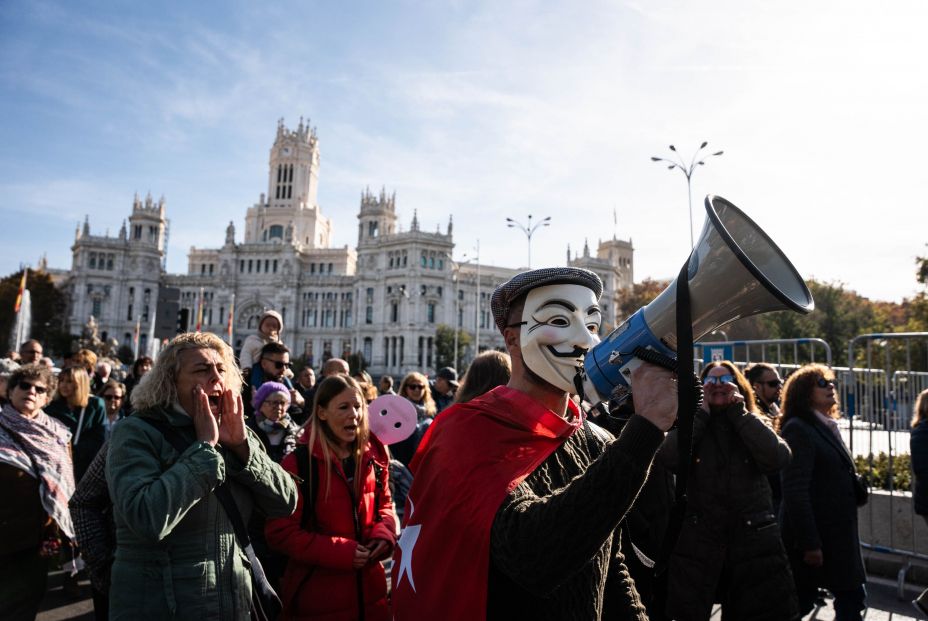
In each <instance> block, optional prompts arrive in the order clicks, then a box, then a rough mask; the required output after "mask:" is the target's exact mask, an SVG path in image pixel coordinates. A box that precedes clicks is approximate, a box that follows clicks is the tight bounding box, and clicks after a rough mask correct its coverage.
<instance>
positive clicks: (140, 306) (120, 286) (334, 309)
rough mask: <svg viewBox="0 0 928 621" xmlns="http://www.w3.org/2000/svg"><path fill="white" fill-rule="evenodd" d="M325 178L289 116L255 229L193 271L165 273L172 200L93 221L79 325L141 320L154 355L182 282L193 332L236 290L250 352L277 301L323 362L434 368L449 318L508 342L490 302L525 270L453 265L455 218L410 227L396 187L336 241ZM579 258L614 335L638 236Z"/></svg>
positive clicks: (79, 289)
mask: <svg viewBox="0 0 928 621" xmlns="http://www.w3.org/2000/svg"><path fill="white" fill-rule="evenodd" d="M318 183H319V140H318V137H317V135H316V131H315V128H311V127H310V126H309V125H308V124H306V123H304V122H303V120H302V119H301V120H300V123H299V125H298V127H297V128H296V130H293V131H291V130H289V129H288V128H286V127H285V126H284V124H283V121H282V120H281V121H280V122H279V123H278V126H277V136H276V139H275V140H274V145H273V146H272V147H271V152H270V170H269V174H268V189H267V194H264V193H262V194H261V195H260V198H259V199H258V202H257V203H255V204H254V205H252V206H251V207H249V208H248V210H247V213H246V214H245V231H244V237H243V239H241V240H240V241H237V240H236V231H235V226H234V224H233V223H232V222H230V223H229V225H228V227H227V228H226V238H225V244H224V245H223V246H222V247H221V248H208V249H204V248H191V249H190V252H189V254H188V268H187V273H186V274H169V273H167V272H166V271H165V269H164V256H165V249H166V245H167V234H168V220H167V218H166V209H165V201H164V199H163V198H162V199H161V200H159V201H157V202H156V201H154V200H153V199H152V197H151V196H150V195H149V196H148V197H147V198H145V200H141V199H139V197H138V196H136V197H135V200H134V201H133V203H132V213H131V215H130V216H129V218H128V224H126V222H124V223H123V226H122V229H121V230H120V231H119V235H118V236H117V237H109V236H108V235H106V236H101V235H92V234H91V232H90V223H89V221H87V220H85V222H84V224H83V227H79V228H78V230H77V233H76V235H75V240H74V245H73V247H72V252H73V262H72V267H71V274H70V276H69V278H68V280H67V283H66V285H65V286H66V288H67V291H68V292H69V296H70V300H71V310H70V327H71V331H72V333H73V334H79V333H80V330H81V328H82V326H83V325H84V324H85V323H86V321H87V318H88V317H89V316H90V315H93V316H94V317H95V318H96V320H97V322H98V324H99V329H100V332H101V335H102V336H103V338H104V339H105V338H107V337H110V338H116V339H117V340H119V341H120V342H122V343H124V344H127V345H129V344H131V341H132V339H133V333H134V330H135V326H136V322H137V321H138V320H139V318H141V322H140V323H141V330H140V333H141V335H140V340H141V347H140V350H141V351H146V341H147V339H148V338H149V336H148V335H149V334H150V333H152V332H153V330H152V322H154V321H155V307H156V303H157V300H158V297H159V291H160V292H163V291H164V290H166V289H168V288H176V289H178V290H179V291H180V300H179V302H180V308H181V309H186V310H187V314H188V316H189V329H193V327H194V325H195V323H196V310H197V304H198V299H199V296H200V292H201V291H202V295H203V309H204V311H203V325H202V329H203V330H209V331H212V332H215V333H217V334H219V335H222V336H225V334H226V326H227V319H228V312H229V308H230V305H231V304H232V300H233V295H234V300H235V305H234V332H233V333H234V337H233V340H234V341H235V345H236V349H238V347H239V346H240V345H241V342H242V341H243V340H244V338H245V336H246V335H247V334H249V333H251V332H253V331H254V330H255V323H256V320H257V317H258V316H259V315H260V314H261V312H262V311H263V310H265V309H274V310H277V311H278V312H280V313H281V315H283V317H284V324H285V327H284V331H283V334H282V338H283V341H284V343H286V344H287V345H288V346H289V347H290V349H291V350H292V351H293V353H294V356H305V357H307V358H309V359H310V360H311V361H312V363H313V364H314V365H315V366H317V367H318V366H319V365H320V364H321V362H322V361H323V360H325V359H327V358H329V357H331V356H345V355H347V354H348V353H350V352H361V353H362V354H363V355H364V359H365V360H366V361H367V362H368V364H369V370H370V371H371V372H372V373H373V374H374V375H375V376H376V375H377V374H380V373H391V374H396V375H399V374H402V373H405V372H407V371H410V370H426V371H430V372H431V371H434V370H435V336H436V328H437V326H438V325H439V324H445V325H448V326H452V327H453V326H458V327H459V328H460V329H461V330H463V331H465V332H468V333H469V334H470V336H471V338H472V339H475V337H476V336H477V335H478V334H479V347H480V349H481V350H484V349H488V348H503V342H502V338H501V336H500V335H499V333H498V332H497V330H496V327H495V325H494V324H493V318H492V315H491V313H490V305H489V299H490V295H491V294H492V292H493V289H494V288H495V287H496V286H497V285H498V284H500V283H502V282H504V281H505V280H507V279H509V278H510V277H511V276H513V275H514V274H516V273H517V272H518V270H517V269H512V268H506V267H498V266H490V265H483V264H479V265H478V264H477V263H475V262H466V263H456V262H454V261H452V260H451V257H452V253H453V250H454V238H453V232H452V229H453V227H452V221H451V218H449V220H448V225H447V228H446V230H445V231H444V232H442V231H440V230H439V231H436V232H427V231H423V230H421V229H420V227H419V220H418V217H417V215H413V218H412V221H411V222H410V223H409V226H408V228H407V229H406V230H401V227H400V226H399V223H398V222H397V215H396V197H395V195H388V194H387V193H386V191H385V190H381V191H380V193H379V194H372V193H371V192H370V191H369V190H365V191H364V192H362V194H361V203H360V209H359V211H358V242H357V246H356V247H355V248H349V247H348V246H345V247H342V248H333V247H331V246H330V243H329V240H330V237H331V234H332V224H331V221H330V220H329V219H328V218H326V217H325V216H324V215H323V213H322V210H321V208H320V206H319V204H318V203H317V200H316V195H317V188H318ZM567 262H568V264H570V265H574V266H578V267H585V268H587V269H591V270H593V271H595V272H596V273H597V274H599V275H600V277H601V278H602V279H603V282H604V284H605V291H604V295H603V299H602V305H603V310H604V317H605V319H606V321H605V323H604V326H603V332H604V333H606V332H608V331H609V330H611V329H612V328H613V327H614V326H615V324H616V320H617V319H621V318H619V317H617V316H616V312H617V308H618V304H617V298H618V295H619V292H620V291H621V290H622V289H623V288H625V287H629V286H631V284H632V282H633V248H632V244H631V240H628V241H625V240H618V239H615V238H613V239H611V240H608V241H602V242H600V243H599V246H598V248H597V251H596V254H595V255H591V254H590V250H589V247H588V246H587V245H586V244H584V250H583V252H582V253H581V254H579V255H577V256H575V257H571V255H570V251H569V250H568V253H567ZM478 275H479V282H478ZM159 329H160V325H159ZM474 353H475V352H473V351H470V352H468V353H467V355H465V360H468V359H470V358H471V357H472V356H473V354H474Z"/></svg>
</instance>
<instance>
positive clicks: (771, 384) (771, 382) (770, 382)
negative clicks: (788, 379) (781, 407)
mask: <svg viewBox="0 0 928 621" xmlns="http://www.w3.org/2000/svg"><path fill="white" fill-rule="evenodd" d="M757 383H758V384H765V385H767V386H769V387H770V388H779V387H780V386H782V385H783V380H778V379H777V380H767V381H766V382H757Z"/></svg>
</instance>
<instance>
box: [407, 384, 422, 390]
mask: <svg viewBox="0 0 928 621" xmlns="http://www.w3.org/2000/svg"><path fill="white" fill-rule="evenodd" d="M406 388H408V389H409V390H425V386H424V385H422V384H406Z"/></svg>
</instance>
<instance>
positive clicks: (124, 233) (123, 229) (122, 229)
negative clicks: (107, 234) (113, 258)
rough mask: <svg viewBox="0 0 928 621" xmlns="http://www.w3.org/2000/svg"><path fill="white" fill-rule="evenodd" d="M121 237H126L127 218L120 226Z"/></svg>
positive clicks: (123, 238)
mask: <svg viewBox="0 0 928 621" xmlns="http://www.w3.org/2000/svg"><path fill="white" fill-rule="evenodd" d="M119 239H122V240H125V239H126V221H125V220H123V221H122V226H121V227H119Z"/></svg>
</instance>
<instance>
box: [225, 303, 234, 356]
mask: <svg viewBox="0 0 928 621" xmlns="http://www.w3.org/2000/svg"><path fill="white" fill-rule="evenodd" d="M234 330H235V294H234V293H233V294H232V302H231V304H230V305H229V325H228V326H227V327H226V331H227V332H228V334H229V347H231V348H233V349H235V345H233V344H232V336H233V333H234Z"/></svg>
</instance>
